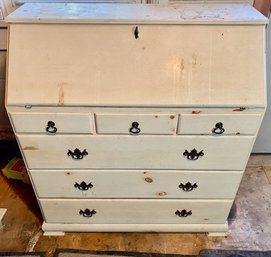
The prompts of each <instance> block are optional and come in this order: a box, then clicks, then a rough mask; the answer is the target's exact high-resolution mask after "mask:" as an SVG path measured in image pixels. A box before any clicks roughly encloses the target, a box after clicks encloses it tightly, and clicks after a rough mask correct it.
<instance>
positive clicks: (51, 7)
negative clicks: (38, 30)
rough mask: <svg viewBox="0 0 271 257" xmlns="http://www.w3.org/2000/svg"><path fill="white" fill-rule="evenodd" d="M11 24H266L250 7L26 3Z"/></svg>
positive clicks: (16, 13) (13, 14) (227, 5)
mask: <svg viewBox="0 0 271 257" xmlns="http://www.w3.org/2000/svg"><path fill="white" fill-rule="evenodd" d="M5 20H6V21H7V22H9V23H64V24H65V23H71V24H258V25H259V24H267V23H268V19H267V18H266V17H265V16H263V15H262V14H261V13H260V12H258V11H257V10H256V9H254V8H253V7H252V6H251V5H249V4H170V5H152V4H112V3H111V4H90V3H26V4H24V5H23V6H21V7H20V8H18V9H17V10H16V11H14V12H13V13H11V14H10V15H9V16H7V17H6V19H5Z"/></svg>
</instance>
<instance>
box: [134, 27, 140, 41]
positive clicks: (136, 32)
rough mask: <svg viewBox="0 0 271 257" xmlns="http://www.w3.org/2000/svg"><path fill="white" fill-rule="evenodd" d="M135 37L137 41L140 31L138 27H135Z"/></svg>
mask: <svg viewBox="0 0 271 257" xmlns="http://www.w3.org/2000/svg"><path fill="white" fill-rule="evenodd" d="M134 36H135V39H138V38H139V29H138V27H137V26H136V27H135V30H134Z"/></svg>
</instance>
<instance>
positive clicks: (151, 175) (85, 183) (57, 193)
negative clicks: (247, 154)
mask: <svg viewBox="0 0 271 257" xmlns="http://www.w3.org/2000/svg"><path fill="white" fill-rule="evenodd" d="M30 174H31V178H32V181H33V182H34V185H35V188H36V191H37V195H38V197H40V198H156V199H157V198H177V199H181V198H182V199H185V198H186V199H188V198H189V199H191V198H194V199H204V198H205V199H223V198H224V199H232V198H234V196H235V194H236V191H237V189H238V186H239V183H240V181H241V178H242V174H243V173H242V172H236V171H232V172H229V171H177V170H156V171H151V170H113V171H112V170H93V171H87V170H31V171H30Z"/></svg>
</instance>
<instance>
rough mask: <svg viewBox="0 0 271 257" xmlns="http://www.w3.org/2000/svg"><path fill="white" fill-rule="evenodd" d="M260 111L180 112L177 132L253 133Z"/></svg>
mask: <svg viewBox="0 0 271 257" xmlns="http://www.w3.org/2000/svg"><path fill="white" fill-rule="evenodd" d="M261 119H262V113H250V114H236V113H234V114H233V113H232V114H229V113H226V112H225V111H224V112H223V110H221V113H216V114H211V113H202V112H201V111H198V112H197V111H194V112H192V113H191V114H181V116H180V119H179V125H178V134H190V135H191V134H213V135H236V134H237V135H246V134H251V135H254V134H255V133H256V132H257V131H258V128H259V126H260V123H261Z"/></svg>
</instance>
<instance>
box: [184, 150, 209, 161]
mask: <svg viewBox="0 0 271 257" xmlns="http://www.w3.org/2000/svg"><path fill="white" fill-rule="evenodd" d="M203 155H204V153H203V150H201V151H200V152H198V151H197V150H196V149H195V148H194V149H193V150H191V151H190V152H188V151H187V150H185V151H184V152H183V156H186V158H187V159H188V160H194V161H195V160H197V159H198V158H199V157H202V156H203Z"/></svg>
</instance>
